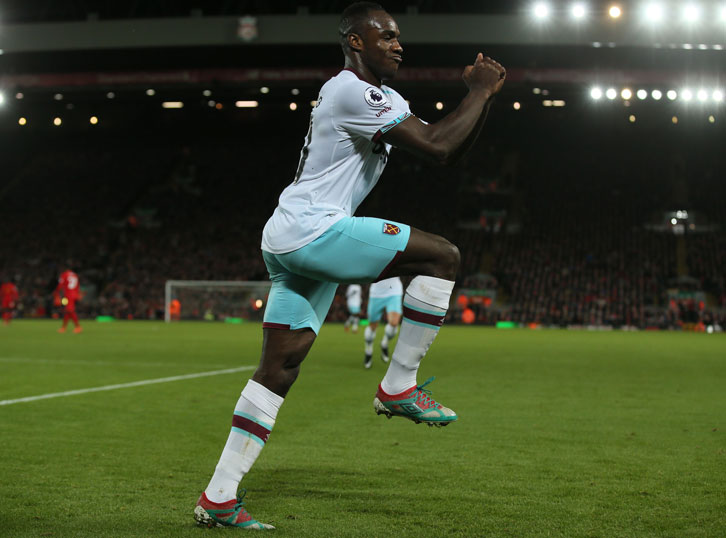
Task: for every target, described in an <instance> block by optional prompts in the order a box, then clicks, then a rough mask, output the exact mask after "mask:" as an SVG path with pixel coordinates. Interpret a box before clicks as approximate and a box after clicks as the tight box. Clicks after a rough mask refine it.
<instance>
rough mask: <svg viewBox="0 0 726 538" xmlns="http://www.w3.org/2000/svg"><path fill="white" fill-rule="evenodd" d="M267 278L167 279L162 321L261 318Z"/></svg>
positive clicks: (264, 302)
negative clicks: (238, 279)
mask: <svg viewBox="0 0 726 538" xmlns="http://www.w3.org/2000/svg"><path fill="white" fill-rule="evenodd" d="M271 285H272V282H270V281H247V282H243V281H236V280H167V281H166V284H165V286H164V321H165V322H167V323H169V322H170V321H178V320H206V321H230V320H231V321H241V320H249V321H262V315H263V313H264V311H265V305H266V304H267V296H268V294H269V293H270V286H271Z"/></svg>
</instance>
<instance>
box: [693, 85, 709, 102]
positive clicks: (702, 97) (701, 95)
mask: <svg viewBox="0 0 726 538" xmlns="http://www.w3.org/2000/svg"><path fill="white" fill-rule="evenodd" d="M696 98H697V99H698V100H699V101H701V102H702V103H705V102H706V101H707V100H708V92H707V91H706V90H704V89H703V88H701V89H700V90H698V92H696Z"/></svg>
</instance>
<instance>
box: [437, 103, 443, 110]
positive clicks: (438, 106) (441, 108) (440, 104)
mask: <svg viewBox="0 0 726 538" xmlns="http://www.w3.org/2000/svg"><path fill="white" fill-rule="evenodd" d="M435 106H436V110H443V109H444V103H442V102H441V101H436V105H435Z"/></svg>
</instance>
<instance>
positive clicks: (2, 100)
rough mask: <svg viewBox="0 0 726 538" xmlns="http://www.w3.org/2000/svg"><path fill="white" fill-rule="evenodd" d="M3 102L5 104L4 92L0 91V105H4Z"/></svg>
mask: <svg viewBox="0 0 726 538" xmlns="http://www.w3.org/2000/svg"><path fill="white" fill-rule="evenodd" d="M4 104H5V94H4V93H0V105H4Z"/></svg>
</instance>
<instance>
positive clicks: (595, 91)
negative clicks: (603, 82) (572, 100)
mask: <svg viewBox="0 0 726 538" xmlns="http://www.w3.org/2000/svg"><path fill="white" fill-rule="evenodd" d="M590 97H592V98H593V99H594V100H595V101H599V100H600V99H602V90H601V89H600V88H598V87H597V86H595V87H594V88H592V89H591V90H590Z"/></svg>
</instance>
